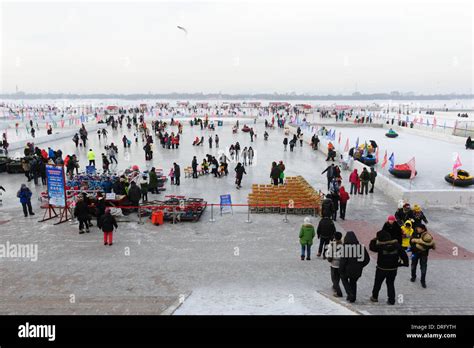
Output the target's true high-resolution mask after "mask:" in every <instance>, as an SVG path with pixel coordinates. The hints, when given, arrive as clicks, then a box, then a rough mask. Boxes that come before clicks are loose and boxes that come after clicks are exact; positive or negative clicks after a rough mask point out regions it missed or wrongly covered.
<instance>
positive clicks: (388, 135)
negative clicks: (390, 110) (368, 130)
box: [385, 133, 398, 138]
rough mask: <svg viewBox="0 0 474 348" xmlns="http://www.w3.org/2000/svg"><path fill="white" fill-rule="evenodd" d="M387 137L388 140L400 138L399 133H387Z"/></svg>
mask: <svg viewBox="0 0 474 348" xmlns="http://www.w3.org/2000/svg"><path fill="white" fill-rule="evenodd" d="M385 136H386V137H387V138H396V137H398V134H397V133H385Z"/></svg>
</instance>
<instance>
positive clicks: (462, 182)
mask: <svg viewBox="0 0 474 348" xmlns="http://www.w3.org/2000/svg"><path fill="white" fill-rule="evenodd" d="M444 180H446V181H447V182H448V183H450V184H451V185H454V186H457V187H467V186H471V185H473V184H474V178H471V179H467V180H459V179H456V180H454V178H452V177H451V176H449V174H448V175H446V176H445V177H444ZM453 182H454V184H453Z"/></svg>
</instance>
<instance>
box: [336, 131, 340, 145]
mask: <svg viewBox="0 0 474 348" xmlns="http://www.w3.org/2000/svg"><path fill="white" fill-rule="evenodd" d="M337 142H338V143H339V144H340V143H341V132H339V140H338V141H337Z"/></svg>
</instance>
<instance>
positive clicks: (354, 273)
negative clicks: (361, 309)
mask: <svg viewBox="0 0 474 348" xmlns="http://www.w3.org/2000/svg"><path fill="white" fill-rule="evenodd" d="M349 248H350V250H352V251H354V249H355V251H356V252H351V253H349V252H347V251H346V250H349ZM358 254H361V255H358ZM369 262H370V256H369V253H368V252H367V249H366V248H365V247H364V246H363V245H361V244H359V240H358V239H357V237H356V235H355V233H354V232H352V231H348V232H347V233H346V235H345V237H344V243H343V255H342V257H341V260H340V262H339V273H340V274H341V281H342V285H343V286H344V289H345V290H346V293H347V300H348V301H349V302H351V303H353V302H355V301H356V297H357V280H358V279H359V278H360V276H361V275H362V270H363V269H364V267H365V266H367V265H368V264H369Z"/></svg>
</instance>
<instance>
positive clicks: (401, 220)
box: [395, 203, 413, 226]
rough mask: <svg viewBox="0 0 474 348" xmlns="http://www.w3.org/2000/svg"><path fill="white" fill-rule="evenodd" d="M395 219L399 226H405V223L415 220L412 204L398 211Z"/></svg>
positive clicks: (407, 204)
mask: <svg viewBox="0 0 474 348" xmlns="http://www.w3.org/2000/svg"><path fill="white" fill-rule="evenodd" d="M395 218H396V219H397V222H398V225H399V226H403V225H404V224H405V221H407V220H410V219H413V211H412V210H411V207H410V203H405V204H403V207H402V208H399V209H398V210H397V211H396V213H395Z"/></svg>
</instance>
